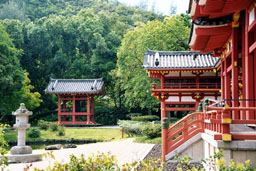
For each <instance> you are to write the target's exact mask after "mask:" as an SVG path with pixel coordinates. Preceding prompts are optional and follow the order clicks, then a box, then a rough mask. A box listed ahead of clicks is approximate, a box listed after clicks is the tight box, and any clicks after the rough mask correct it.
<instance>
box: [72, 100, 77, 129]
mask: <svg viewBox="0 0 256 171" xmlns="http://www.w3.org/2000/svg"><path fill="white" fill-rule="evenodd" d="M75 122H76V96H75V95H73V110H72V123H73V124H75Z"/></svg>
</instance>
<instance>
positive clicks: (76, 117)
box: [45, 78, 104, 125]
mask: <svg viewBox="0 0 256 171" xmlns="http://www.w3.org/2000/svg"><path fill="white" fill-rule="evenodd" d="M103 84H104V82H103V80H102V79H52V78H51V80H50V82H49V84H48V86H47V88H46V89H45V93H46V94H55V95H56V96H58V122H59V123H60V124H65V125H74V124H75V125H85V124H88V125H95V124H97V123H96V122H95V121H94V96H95V95H102V94H104V88H103Z"/></svg>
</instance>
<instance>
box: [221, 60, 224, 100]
mask: <svg viewBox="0 0 256 171" xmlns="http://www.w3.org/2000/svg"><path fill="white" fill-rule="evenodd" d="M224 65H225V60H224V59H221V99H225V76H224V72H225V67H224Z"/></svg>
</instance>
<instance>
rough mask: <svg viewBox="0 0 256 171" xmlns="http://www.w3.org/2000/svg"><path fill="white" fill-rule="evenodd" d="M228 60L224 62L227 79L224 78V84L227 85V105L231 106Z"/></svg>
mask: <svg viewBox="0 0 256 171" xmlns="http://www.w3.org/2000/svg"><path fill="white" fill-rule="evenodd" d="M227 68H228V66H227V59H225V60H224V71H225V77H224V82H225V83H224V84H225V92H224V99H226V100H227V101H226V104H228V105H230V88H231V86H230V73H228V71H227Z"/></svg>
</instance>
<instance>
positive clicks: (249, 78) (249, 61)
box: [245, 11, 254, 120]
mask: <svg viewBox="0 0 256 171" xmlns="http://www.w3.org/2000/svg"><path fill="white" fill-rule="evenodd" d="M245 21H246V22H245V81H246V87H245V94H246V99H247V101H246V107H252V106H254V102H253V101H251V100H250V99H254V90H253V89H254V87H253V83H254V81H253V80H254V79H253V67H254V66H253V64H254V62H253V56H252V55H250V54H249V41H250V40H249V39H252V37H249V35H248V25H249V16H248V11H246V20H245ZM246 119H247V120H248V119H254V112H253V111H247V112H246Z"/></svg>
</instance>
